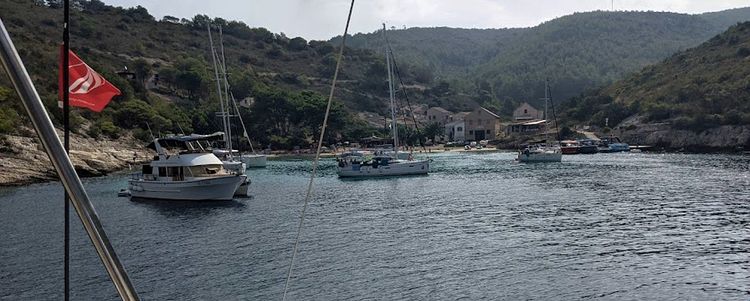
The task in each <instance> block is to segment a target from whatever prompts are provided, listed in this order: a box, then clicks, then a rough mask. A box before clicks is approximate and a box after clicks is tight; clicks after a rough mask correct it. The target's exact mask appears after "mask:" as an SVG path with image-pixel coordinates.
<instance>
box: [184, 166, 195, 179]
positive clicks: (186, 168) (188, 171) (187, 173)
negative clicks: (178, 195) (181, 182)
mask: <svg viewBox="0 0 750 301" xmlns="http://www.w3.org/2000/svg"><path fill="white" fill-rule="evenodd" d="M182 174H183V176H185V177H192V176H193V173H192V172H191V171H190V167H183V168H182Z"/></svg>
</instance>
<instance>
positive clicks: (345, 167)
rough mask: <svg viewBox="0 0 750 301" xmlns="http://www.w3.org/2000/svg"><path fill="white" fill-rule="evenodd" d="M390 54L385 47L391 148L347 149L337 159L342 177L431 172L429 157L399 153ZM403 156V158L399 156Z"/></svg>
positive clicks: (424, 173)
mask: <svg viewBox="0 0 750 301" xmlns="http://www.w3.org/2000/svg"><path fill="white" fill-rule="evenodd" d="M385 32H386V28H385V24H383V38H384V40H385V41H386V43H387V41H388V40H387V39H385ZM386 48H388V47H386ZM391 56H392V54H391V53H390V52H388V51H386V55H385V58H386V66H387V71H388V92H389V96H390V97H389V99H390V107H391V132H392V135H393V148H392V150H389V149H380V150H376V151H375V156H374V157H372V158H368V157H367V156H368V155H369V154H367V153H365V152H357V151H354V152H349V153H345V154H342V156H340V157H339V159H338V169H337V173H338V175H339V177H341V178H368V177H388V176H409V175H426V174H428V173H429V172H430V160H414V159H413V158H412V154H410V153H399V151H398V149H399V147H398V141H399V140H398V124H397V122H396V106H395V102H394V88H393V78H392V75H393V73H392V69H391V67H392V66H391ZM402 158H404V159H402Z"/></svg>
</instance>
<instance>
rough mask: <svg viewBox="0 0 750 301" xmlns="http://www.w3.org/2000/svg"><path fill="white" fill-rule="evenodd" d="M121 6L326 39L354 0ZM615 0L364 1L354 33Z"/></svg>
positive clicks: (674, 2)
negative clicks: (385, 26) (234, 21)
mask: <svg viewBox="0 0 750 301" xmlns="http://www.w3.org/2000/svg"><path fill="white" fill-rule="evenodd" d="M103 1H104V2H105V3H108V4H112V5H115V6H123V7H132V6H136V5H141V6H143V7H145V8H147V9H148V11H149V12H150V13H151V14H152V15H154V16H156V17H157V18H161V17H163V16H164V15H171V16H175V17H179V18H192V16H194V15H196V14H207V15H209V16H211V17H221V18H224V19H227V20H241V21H243V22H245V23H247V24H248V25H250V26H251V27H265V28H268V29H269V30H270V31H272V32H276V33H278V32H283V33H285V34H286V35H287V36H289V37H296V36H301V37H303V38H305V39H308V40H310V39H316V40H325V39H329V38H331V37H333V36H336V35H341V34H342V33H343V30H344V24H345V22H346V13H347V12H348V9H349V3H350V0H212V1H206V0H170V1H165V0H103ZM611 5H612V2H611V0H525V1H519V0H359V1H356V2H355V4H354V12H353V13H352V22H351V29H350V32H351V33H357V32H372V31H375V30H376V29H378V28H379V27H380V26H382V25H381V23H383V22H386V23H388V26H389V27H390V26H396V27H398V28H402V27H404V26H406V27H435V26H448V27H463V28H503V27H528V26H534V25H537V24H539V23H541V22H544V21H548V20H551V19H554V18H556V17H560V16H564V15H568V14H572V13H574V12H583V11H592V10H609V9H611ZM745 6H750V1H748V0H615V1H614V8H615V9H616V10H654V11H670V12H681V13H702V12H710V11H719V10H724V9H730V8H737V7H745Z"/></svg>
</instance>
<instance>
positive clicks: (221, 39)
mask: <svg viewBox="0 0 750 301" xmlns="http://www.w3.org/2000/svg"><path fill="white" fill-rule="evenodd" d="M219 47H220V50H221V73H222V74H223V76H224V99H225V100H226V103H227V114H226V115H227V116H226V119H225V120H226V127H227V135H226V136H225V137H226V142H225V143H226V145H227V150H229V158H232V157H233V155H232V123H231V122H232V120H231V115H232V114H231V113H230V111H232V106H231V105H229V101H230V99H229V80H228V79H227V61H226V59H225V57H224V34H223V33H222V31H221V25H219ZM219 93H221V92H219Z"/></svg>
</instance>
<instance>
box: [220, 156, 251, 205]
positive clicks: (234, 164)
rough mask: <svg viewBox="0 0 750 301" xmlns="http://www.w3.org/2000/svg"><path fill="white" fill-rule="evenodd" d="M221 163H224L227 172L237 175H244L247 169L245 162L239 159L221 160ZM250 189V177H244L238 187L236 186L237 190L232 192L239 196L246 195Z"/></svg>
mask: <svg viewBox="0 0 750 301" xmlns="http://www.w3.org/2000/svg"><path fill="white" fill-rule="evenodd" d="M221 163H223V164H224V169H226V170H227V171H229V172H232V173H235V174H238V175H243V176H244V175H245V170H246V169H247V166H246V165H245V163H243V162H240V161H231V160H222V161H221ZM249 190H250V177H246V178H245V181H244V182H242V183H241V184H240V187H238V188H237V190H236V191H235V192H234V195H235V196H240V197H246V196H247V193H248V191H249Z"/></svg>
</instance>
